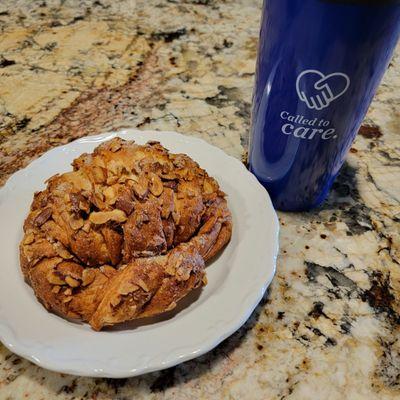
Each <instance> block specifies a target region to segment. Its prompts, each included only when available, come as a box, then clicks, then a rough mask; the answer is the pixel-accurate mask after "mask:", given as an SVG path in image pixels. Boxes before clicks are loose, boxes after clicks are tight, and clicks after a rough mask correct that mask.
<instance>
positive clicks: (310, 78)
mask: <svg viewBox="0 0 400 400" xmlns="http://www.w3.org/2000/svg"><path fill="white" fill-rule="evenodd" d="M349 86H350V78H349V77H348V76H347V75H346V74H343V73H341V72H335V73H334V74H329V75H326V76H325V75H324V74H323V73H321V72H320V71H317V70H315V69H307V70H306V71H303V72H302V73H301V74H300V75H299V76H298V77H297V81H296V90H297V95H298V96H299V98H300V100H301V101H304V103H306V105H307V107H308V108H310V109H314V110H322V109H324V108H326V107H328V106H329V104H330V103H331V102H332V101H333V100H336V99H337V98H339V97H340V96H341V95H343V94H344V93H346V91H347V89H348V88H349Z"/></svg>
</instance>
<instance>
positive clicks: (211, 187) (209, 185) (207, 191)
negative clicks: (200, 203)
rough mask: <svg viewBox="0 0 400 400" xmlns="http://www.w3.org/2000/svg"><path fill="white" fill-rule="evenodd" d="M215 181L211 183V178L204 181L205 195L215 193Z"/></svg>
mask: <svg viewBox="0 0 400 400" xmlns="http://www.w3.org/2000/svg"><path fill="white" fill-rule="evenodd" d="M213 183H214V182H213V181H211V180H210V179H209V178H206V179H204V183H203V191H204V193H205V194H210V193H212V192H214V191H215V189H216V188H215V185H213Z"/></svg>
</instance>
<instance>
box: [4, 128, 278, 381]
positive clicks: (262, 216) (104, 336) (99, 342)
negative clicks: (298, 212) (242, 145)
mask: <svg viewBox="0 0 400 400" xmlns="http://www.w3.org/2000/svg"><path fill="white" fill-rule="evenodd" d="M115 136H120V137H122V138H124V139H134V140H135V141H136V142H137V143H146V142H147V141H148V140H158V141H160V142H161V143H162V144H163V145H164V146H165V147H167V148H168V149H169V150H170V151H171V152H182V153H186V154H188V155H189V156H190V157H192V158H193V159H194V160H196V161H197V162H198V163H199V164H200V166H201V167H203V168H205V169H206V170H207V172H208V173H209V174H210V175H211V176H214V177H215V178H216V179H217V180H218V182H219V183H220V185H221V187H222V190H223V191H225V192H226V193H227V194H228V204H229V207H230V209H231V211H232V215H233V227H234V228H233V235H232V240H231V241H230V243H229V244H228V246H227V247H226V248H225V249H224V250H223V251H222V252H221V254H220V256H219V257H218V258H217V259H215V260H214V261H213V262H212V263H211V264H210V265H208V267H207V276H208V285H207V286H206V287H205V288H203V289H202V290H198V291H197V292H196V293H194V294H193V295H192V296H191V298H189V299H187V300H186V301H185V300H184V302H183V304H181V305H178V309H177V310H175V311H174V312H172V313H170V314H169V315H167V316H162V317H158V318H155V319H153V320H152V321H148V320H147V321H146V322H145V323H143V321H142V322H140V323H138V322H133V323H131V324H127V325H125V326H123V327H120V328H118V329H114V330H110V331H104V332H94V331H93V330H91V329H90V327H89V325H87V324H78V323H74V322H70V321H67V320H65V319H62V318H61V317H58V316H56V315H54V314H52V313H49V312H47V311H46V310H45V308H44V307H43V306H42V305H41V304H40V303H39V302H38V301H37V299H36V298H35V296H34V293H33V291H32V289H31V288H30V286H28V285H27V284H26V283H25V282H24V280H23V277H22V274H21V272H20V268H19V257H18V245H19V242H20V240H21V238H22V225H23V221H24V219H25V217H26V215H27V212H28V210H29V206H30V203H31V201H32V196H33V193H34V192H35V191H37V190H42V189H43V188H44V187H45V185H44V181H45V180H46V179H47V178H49V177H50V176H52V175H54V174H55V173H59V172H64V171H68V170H70V169H71V167H70V163H71V161H72V160H73V159H74V158H75V157H77V156H79V155H80V154H81V153H83V152H91V151H92V150H93V149H94V147H96V146H97V145H98V144H99V143H100V142H103V141H105V140H108V139H111V138H113V137H115ZM0 220H1V225H0V253H1V264H0V265H1V267H0V268H1V279H0V340H1V341H2V342H3V343H4V344H5V345H6V346H7V347H8V348H9V349H10V350H11V351H13V352H14V353H17V354H18V355H20V356H22V357H25V358H27V359H29V360H31V361H32V362H34V363H36V364H38V365H40V366H42V367H44V368H48V369H51V370H55V371H60V372H64V373H69V374H74V375H85V376H99V377H112V378H120V377H128V376H134V375H139V374H142V373H145V372H150V371H155V370H159V369H163V368H167V367H171V366H173V365H176V364H178V363H180V362H183V361H186V360H189V359H191V358H194V357H198V356H200V355H202V354H204V353H205V352H207V351H209V350H211V349H212V348H213V347H215V346H216V345H218V344H219V343H220V342H221V341H222V340H224V339H225V338H227V337H228V336H229V335H231V334H232V333H233V332H234V331H235V330H237V329H238V328H239V327H240V326H241V325H242V324H243V323H244V322H245V321H246V320H247V318H248V317H249V316H250V314H251V312H252V311H253V310H254V308H255V307H256V305H257V304H258V302H259V301H260V299H261V297H262V296H263V294H264V292H265V290H266V288H267V287H268V285H269V283H270V282H271V280H272V278H273V276H274V272H275V261H276V256H277V251H278V230H279V225H278V220H277V216H276V214H275V211H274V209H273V207H272V205H271V201H270V199H269V196H268V194H267V192H266V191H265V189H264V188H263V187H262V186H261V185H260V184H259V183H258V181H257V180H256V179H255V177H254V176H253V175H251V174H250V173H249V172H248V171H247V170H246V169H245V168H244V166H243V165H242V163H241V162H240V161H238V160H236V159H234V158H232V157H230V156H228V155H226V154H225V153H224V152H223V151H222V150H220V149H218V148H216V147H213V146H211V145H209V144H207V143H206V142H204V141H203V140H200V139H196V138H193V137H189V136H183V135H180V134H177V133H173V132H143V131H136V130H126V131H120V132H113V133H104V134H101V135H97V136H90V137H86V138H82V139H79V140H77V141H75V142H72V143H69V144H67V145H65V146H61V147H58V148H55V149H53V150H51V151H49V152H47V153H46V154H44V155H43V156H42V157H40V158H39V159H37V160H35V161H33V162H32V163H31V164H30V165H29V166H28V167H27V168H25V169H23V170H21V171H19V172H17V173H15V174H14V175H13V176H12V177H11V178H10V179H9V180H8V182H7V184H6V185H5V186H4V188H3V189H2V190H0ZM150 322H151V323H150Z"/></svg>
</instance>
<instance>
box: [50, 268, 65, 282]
mask: <svg viewBox="0 0 400 400" xmlns="http://www.w3.org/2000/svg"><path fill="white" fill-rule="evenodd" d="M46 278H47V280H48V281H49V282H50V283H51V284H53V285H64V284H65V282H64V281H63V280H62V279H61V277H60V276H58V275H57V274H56V273H55V272H54V271H53V270H51V271H49V272H48V273H47V275H46Z"/></svg>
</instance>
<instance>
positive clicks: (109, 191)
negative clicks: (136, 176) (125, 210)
mask: <svg viewBox="0 0 400 400" xmlns="http://www.w3.org/2000/svg"><path fill="white" fill-rule="evenodd" d="M103 193H104V197H105V198H106V202H107V203H108V204H114V203H115V202H116V200H117V195H116V191H115V189H114V188H113V187H112V186H108V187H106V188H105V189H104V190H103Z"/></svg>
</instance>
